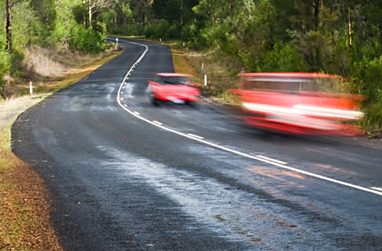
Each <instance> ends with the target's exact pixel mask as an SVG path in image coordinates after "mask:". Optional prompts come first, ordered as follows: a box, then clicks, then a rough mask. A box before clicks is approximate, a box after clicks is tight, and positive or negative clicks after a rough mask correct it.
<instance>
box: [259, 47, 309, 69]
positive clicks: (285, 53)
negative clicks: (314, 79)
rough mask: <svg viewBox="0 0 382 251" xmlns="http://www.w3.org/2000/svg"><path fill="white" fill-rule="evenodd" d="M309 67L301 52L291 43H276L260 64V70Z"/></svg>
mask: <svg viewBox="0 0 382 251" xmlns="http://www.w3.org/2000/svg"><path fill="white" fill-rule="evenodd" d="M308 69H309V67H308V65H307V63H306V62H305V60H304V58H303V56H302V55H301V53H300V52H299V51H298V50H297V49H296V48H295V47H293V46H292V45H290V44H285V45H284V44H281V43H276V44H275V45H274V47H273V49H272V50H271V51H269V52H268V53H266V54H265V55H264V57H263V59H262V60H261V63H260V64H259V65H258V71H270V72H278V71H280V72H293V71H307V70H308Z"/></svg>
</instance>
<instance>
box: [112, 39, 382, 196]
mask: <svg viewBox="0 0 382 251" xmlns="http://www.w3.org/2000/svg"><path fill="white" fill-rule="evenodd" d="M126 42H127V43H131V44H136V45H139V46H143V47H145V50H144V52H143V53H142V54H141V56H140V57H139V58H138V60H137V61H136V62H135V63H134V65H133V66H135V65H136V64H138V63H139V62H140V61H141V60H142V59H143V58H144V57H145V55H146V53H147V52H148V50H149V47H148V46H147V45H145V44H140V43H136V42H130V41H126ZM131 71H132V67H131V68H130V70H129V71H128V72H127V74H126V76H125V78H124V80H123V81H122V83H121V85H120V87H119V90H118V92H117V102H118V104H119V105H120V106H121V107H122V109H124V110H125V111H126V112H128V113H130V114H131V115H132V116H134V117H136V118H138V119H140V120H142V121H144V122H146V123H149V124H151V125H153V126H156V127H158V128H161V129H163V130H165V131H168V132H172V133H174V134H177V135H180V136H183V137H185V138H188V139H191V140H194V141H197V142H200V143H202V144H205V145H208V146H211V147H214V148H216V149H220V150H223V151H226V152H229V153H232V154H236V155H239V156H242V157H245V158H249V159H253V160H257V161H260V162H263V163H267V164H270V165H273V166H277V167H279V168H282V169H286V170H289V171H293V172H296V173H300V174H304V175H306V176H309V177H314V178H317V179H320V180H325V181H328V182H331V183H334V184H338V185H342V186H345V187H349V188H353V189H356V190H360V191H364V192H367V193H372V194H376V195H379V196H382V191H381V192H380V191H376V190H373V189H370V188H367V187H362V186H357V185H354V184H351V183H348V182H344V181H340V180H336V179H332V178H329V177H326V176H323V175H319V174H315V173H311V172H308V171H304V170H300V169H297V168H294V167H290V166H287V165H285V164H280V163H276V162H274V161H269V160H266V159H264V158H259V157H256V156H252V155H250V154H247V153H243V152H239V151H236V150H233V149H230V148H228V147H225V146H220V145H217V144H215V143H212V142H209V141H206V140H203V139H198V138H195V137H191V136H190V135H187V134H184V133H182V132H178V131H175V130H173V129H171V128H168V127H165V126H163V125H158V124H155V123H154V122H152V121H150V120H148V119H146V118H144V117H142V116H140V115H138V114H135V113H134V112H133V111H131V110H130V109H128V106H126V107H124V106H123V105H122V103H121V101H120V91H121V88H122V85H123V83H124V82H125V79H126V77H127V76H128V74H130V72H131Z"/></svg>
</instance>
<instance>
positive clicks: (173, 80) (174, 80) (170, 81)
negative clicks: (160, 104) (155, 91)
mask: <svg viewBox="0 0 382 251" xmlns="http://www.w3.org/2000/svg"><path fill="white" fill-rule="evenodd" d="M188 81H189V78H187V77H179V76H178V77H164V76H159V77H158V79H157V82H158V83H160V84H165V85H185V84H187V82H188Z"/></svg>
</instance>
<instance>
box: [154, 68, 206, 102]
mask: <svg viewBox="0 0 382 251" xmlns="http://www.w3.org/2000/svg"><path fill="white" fill-rule="evenodd" d="M148 84H149V89H148V94H149V97H150V102H151V103H152V104H153V105H159V102H172V103H175V104H190V105H192V104H195V103H196V102H198V101H199V96H200V90H199V86H200V85H199V84H198V83H195V82H192V81H191V75H188V74H182V73H158V74H157V75H156V78H155V80H152V81H151V80H150V81H148Z"/></svg>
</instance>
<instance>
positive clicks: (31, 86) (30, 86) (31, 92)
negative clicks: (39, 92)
mask: <svg viewBox="0 0 382 251" xmlns="http://www.w3.org/2000/svg"><path fill="white" fill-rule="evenodd" d="M29 94H30V95H31V96H32V95H33V84H32V81H29Z"/></svg>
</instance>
